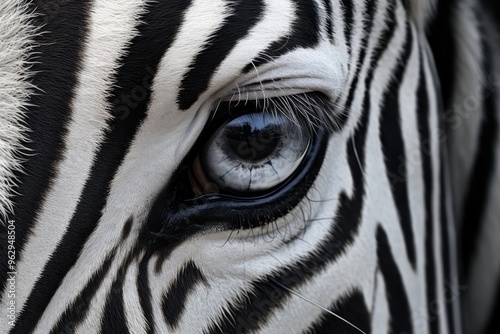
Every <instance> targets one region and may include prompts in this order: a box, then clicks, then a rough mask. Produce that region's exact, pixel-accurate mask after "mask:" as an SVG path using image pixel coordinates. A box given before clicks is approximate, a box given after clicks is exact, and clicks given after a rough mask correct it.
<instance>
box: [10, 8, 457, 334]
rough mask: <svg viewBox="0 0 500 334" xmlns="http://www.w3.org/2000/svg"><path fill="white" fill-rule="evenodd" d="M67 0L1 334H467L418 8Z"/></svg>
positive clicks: (38, 39)
mask: <svg viewBox="0 0 500 334" xmlns="http://www.w3.org/2000/svg"><path fill="white" fill-rule="evenodd" d="M7 2H8V3H11V2H12V1H7ZM54 3H57V6H56V7H57V10H56V11H55V12H52V14H51V15H49V16H47V15H46V16H43V15H36V16H35V17H34V18H32V20H31V21H29V22H31V23H30V24H33V25H37V24H41V23H42V22H39V21H44V22H43V23H45V25H44V26H42V27H40V28H39V29H38V30H37V31H36V34H34V35H31V36H27V37H26V39H27V40H29V41H32V42H31V43H34V44H33V45H36V47H35V48H34V49H33V50H31V51H32V52H33V53H32V54H29V55H27V56H26V57H27V58H26V59H25V60H26V64H28V63H29V64H31V67H30V71H31V72H30V73H32V74H31V78H30V80H31V82H32V84H33V86H34V88H33V91H32V94H31V95H30V99H29V104H28V103H27V104H26V105H27V108H26V110H24V109H23V110H22V111H20V112H22V113H23V115H22V119H23V120H24V122H25V123H26V126H27V128H28V129H29V131H25V132H23V133H22V134H23V136H24V138H25V139H26V141H25V142H23V145H24V147H25V152H24V155H23V158H25V159H26V162H25V163H23V165H22V166H23V171H24V172H23V173H19V175H18V180H19V181H18V189H17V193H19V194H22V195H19V196H18V195H16V194H14V193H13V194H11V195H9V196H10V197H9V198H10V201H11V203H12V205H13V206H14V209H15V210H14V211H15V216H14V217H15V222H16V224H17V225H16V226H17V227H16V228H17V230H16V233H17V234H16V236H17V241H16V242H17V247H18V258H17V260H16V261H17V267H16V271H17V276H16V293H15V295H16V297H15V298H16V299H15V303H16V307H17V319H16V322H15V324H14V325H8V324H7V323H6V322H5V323H4V322H2V323H1V324H0V328H1V331H2V332H9V331H10V332H11V333H30V332H36V333H46V332H54V333H74V332H78V333H100V332H102V333H170V332H179V333H194V332H204V333H219V332H221V333H230V332H231V333H232V332H237V333H247V332H263V333H282V332H293V333H298V332H302V331H304V332H305V331H308V330H311V331H317V332H320V331H321V330H328V328H337V329H338V330H341V329H342V330H352V329H353V328H354V327H355V328H358V329H359V330H360V331H361V330H362V331H365V332H369V331H371V330H372V329H373V330H374V331H376V332H389V331H393V332H401V331H408V332H411V331H412V330H415V331H417V332H420V333H424V332H427V331H428V330H429V329H430V327H432V326H437V328H439V329H441V330H443V331H446V330H447V329H448V326H449V323H448V322H447V321H446V320H447V317H448V316H449V315H448V314H446V308H445V306H444V302H443V300H442V299H440V297H441V296H442V295H443V294H444V292H445V291H444V290H443V288H439V289H438V288H435V284H436V281H440V280H444V279H445V277H447V275H448V276H449V275H450V273H449V268H448V267H447V265H448V264H446V265H444V264H443V263H442V262H441V261H442V260H441V257H440V254H438V253H437V252H435V251H434V250H435V249H437V248H439V247H441V242H442V240H441V233H442V231H441V230H440V229H439V228H438V226H439V224H440V223H441V222H442V220H441V219H444V218H442V216H443V217H444V216H445V215H442V212H441V211H440V210H444V209H441V207H444V205H441V204H442V203H441V200H442V197H443V198H444V196H441V184H440V177H439V175H440V168H439V166H440V165H439V145H438V144H439V142H438V135H439V134H438V133H437V123H438V122H437V111H438V109H439V108H440V106H439V103H438V98H437V96H436V84H435V82H436V80H435V78H434V70H433V68H432V59H431V58H430V57H429V56H428V50H427V47H426V42H425V38H424V37H423V35H422V34H421V33H420V32H419V28H417V27H416V26H415V25H414V23H413V21H412V19H411V18H410V16H409V14H408V12H407V9H406V8H405V7H404V5H403V3H402V2H400V1H395V0H380V1H361V0H359V1H358V0H355V1H354V0H353V1H305V0H293V1H292V0H261V1H243V0H242V1H223V0H212V1H202V0H192V1H186V0H182V1H181V0H172V1H155V2H152V1H145V0H144V1H143V0H136V1H124V2H120V3H119V4H118V3H117V2H116V1H112V0H102V1H95V2H80V1H63V2H57V1H54ZM36 4H38V5H39V6H38V7H36V6H35V5H36ZM5 6H6V5H5ZM11 6H13V5H12V4H11ZM33 6H34V7H31V6H29V7H26V8H18V10H19V13H18V15H19V16H20V18H21V19H23V20H27V19H28V17H27V15H28V13H29V12H30V10H34V12H35V14H44V10H45V9H46V8H47V7H46V6H44V5H43V4H42V2H41V1H34V4H33ZM0 8H2V7H1V5H0ZM0 13H1V12H0ZM45 14H46V13H45ZM26 22H28V21H26ZM29 32H30V30H29V29H27V30H26V31H24V32H23V33H29ZM33 33H34V32H33ZM21 46H23V47H24V46H25V45H21ZM35 88H36V90H34V89H35ZM29 152H33V153H34V154H32V155H30V154H29ZM406 152H408V153H406ZM406 154H408V156H406ZM443 224H444V222H443ZM429 240H430V241H429ZM429 243H430V244H429ZM426 264H427V265H428V266H430V268H431V270H430V271H429V270H425V266H426ZM445 267H446V268H445ZM2 274H3V273H2ZM3 281H5V280H3ZM434 300H437V301H438V302H437V304H436V305H437V306H436V307H437V308H438V311H439V313H440V314H441V315H442V317H439V318H436V319H428V318H427V317H428V314H427V313H426V311H425V312H424V313H425V314H424V313H422V312H423V311H422V310H426V306H427V305H428V303H429V302H430V301H434ZM10 301H11V299H10V298H9V297H8V294H7V293H6V294H4V295H3V299H2V311H5V310H6V309H7V308H8V306H9V303H10ZM328 310H332V311H333V312H334V313H335V314H336V315H339V316H341V317H343V318H345V319H346V320H347V322H346V321H342V320H339V319H338V318H336V317H335V316H333V315H330V314H329V312H331V311H328ZM353 310H354V311H353ZM348 322H350V324H349V323H348ZM353 326H354V327H353Z"/></svg>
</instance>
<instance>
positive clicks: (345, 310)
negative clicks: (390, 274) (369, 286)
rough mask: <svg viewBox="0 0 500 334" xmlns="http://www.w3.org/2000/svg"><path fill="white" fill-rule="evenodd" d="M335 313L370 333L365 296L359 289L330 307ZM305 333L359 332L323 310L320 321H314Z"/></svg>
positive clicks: (351, 333) (350, 333)
mask: <svg viewBox="0 0 500 334" xmlns="http://www.w3.org/2000/svg"><path fill="white" fill-rule="evenodd" d="M330 310H331V311H332V312H333V313H335V314H336V315H338V316H340V317H342V318H343V319H345V320H347V321H349V322H350V323H351V324H353V325H355V326H356V327H358V328H359V329H361V330H362V331H363V332H365V333H371V319H370V313H369V312H368V307H367V306H366V303H365V298H364V297H363V294H362V293H361V291H359V290H354V291H353V292H351V293H350V294H349V296H347V297H341V298H340V302H339V303H337V304H334V305H333V306H331V307H330ZM305 333H307V334H331V333H335V334H359V331H358V330H357V329H356V328H353V327H352V326H350V325H349V324H347V323H346V322H344V321H342V320H340V319H339V318H337V317H335V316H333V315H331V314H329V313H326V312H324V313H323V314H322V315H321V318H320V321H318V322H316V323H315V324H314V325H313V326H312V327H311V328H310V329H308V330H307V331H306V332H305Z"/></svg>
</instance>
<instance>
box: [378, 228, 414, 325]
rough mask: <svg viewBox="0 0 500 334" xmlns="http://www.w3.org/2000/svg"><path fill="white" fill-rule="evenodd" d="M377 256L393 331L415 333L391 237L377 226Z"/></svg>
mask: <svg viewBox="0 0 500 334" xmlns="http://www.w3.org/2000/svg"><path fill="white" fill-rule="evenodd" d="M377 258H378V265H379V268H380V272H381V273H382V276H383V277H384V281H385V291H386V295H387V302H388V303H389V313H390V316H391V320H390V327H391V333H406V334H411V333H413V327H412V318H411V314H410V304H409V302H408V296H407V294H406V290H405V287H404V284H403V278H402V277H401V273H400V272H399V269H398V265H397V264H396V262H395V261H394V256H393V255H392V251H391V246H390V244H389V239H388V238H387V234H386V233H385V231H384V229H383V228H382V227H381V226H380V225H379V226H377Z"/></svg>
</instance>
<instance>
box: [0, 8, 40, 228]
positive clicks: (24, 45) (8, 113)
mask: <svg viewBox="0 0 500 334" xmlns="http://www.w3.org/2000/svg"><path fill="white" fill-rule="evenodd" d="M31 18H32V15H30V14H29V13H28V11H27V8H26V5H22V4H20V1H16V0H3V1H1V2H0V218H5V217H6V216H7V214H8V213H13V207H12V196H13V195H14V191H15V190H14V189H15V185H16V179H15V176H14V173H15V172H16V171H18V172H19V171H21V163H22V160H23V157H22V156H21V155H20V153H19V152H20V150H22V149H23V141H24V140H25V139H26V138H25V137H26V131H27V130H26V127H25V125H24V123H23V120H24V117H25V112H26V110H25V108H26V103H27V102H28V100H29V95H30V94H32V92H33V90H34V89H33V87H32V86H31V85H30V84H29V78H30V75H31V74H30V72H29V67H30V63H29V57H30V56H31V54H32V53H33V50H34V45H33V37H34V36H35V35H36V33H37V30H36V29H35V28H34V27H33V26H32V25H31V24H30V19H31Z"/></svg>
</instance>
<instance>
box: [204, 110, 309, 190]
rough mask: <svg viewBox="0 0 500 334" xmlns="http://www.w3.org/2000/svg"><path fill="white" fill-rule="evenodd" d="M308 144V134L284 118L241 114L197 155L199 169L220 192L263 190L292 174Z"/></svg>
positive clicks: (262, 113) (273, 115)
mask: <svg viewBox="0 0 500 334" xmlns="http://www.w3.org/2000/svg"><path fill="white" fill-rule="evenodd" d="M309 144H310V135H309V133H308V132H307V131H305V130H303V129H302V128H301V127H300V126H299V125H297V124H295V123H294V122H292V121H291V120H289V119H288V118H286V117H285V116H281V115H276V114H271V113H266V112H255V113H250V114H244V115H242V116H239V117H236V118H234V119H233V120H231V121H229V122H227V123H226V124H224V125H223V126H221V127H220V128H219V129H218V130H217V132H216V133H215V135H214V136H213V137H212V138H211V140H210V141H209V142H208V143H207V144H206V145H205V147H204V149H203V151H202V152H201V154H200V164H201V166H200V167H201V169H202V171H203V173H204V174H205V175H207V176H208V177H209V178H210V179H211V180H212V181H213V182H215V183H216V184H217V185H218V187H219V189H227V190H229V191H232V192H240V193H242V192H259V191H265V190H268V189H272V188H274V187H276V186H277V185H279V184H280V183H282V182H283V181H285V180H287V179H288V178H289V177H290V176H291V175H292V174H293V173H294V172H295V170H296V169H297V168H298V167H299V165H300V164H301V162H302V160H303V159H304V156H305V155H306V153H307V149H308V147H309Z"/></svg>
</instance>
